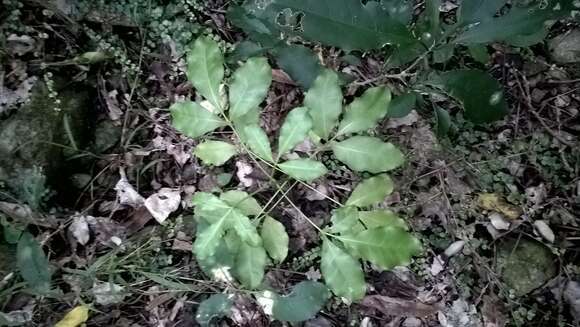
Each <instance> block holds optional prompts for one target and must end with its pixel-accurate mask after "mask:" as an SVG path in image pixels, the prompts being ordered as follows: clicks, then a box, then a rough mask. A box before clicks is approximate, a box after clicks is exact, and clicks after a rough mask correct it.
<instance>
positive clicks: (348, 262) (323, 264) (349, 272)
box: [320, 239, 366, 301]
mask: <svg viewBox="0 0 580 327" xmlns="http://www.w3.org/2000/svg"><path fill="white" fill-rule="evenodd" d="M320 271H321V272H322V277H324V281H325V283H326V285H328V286H329V287H330V289H331V290H332V292H333V293H334V294H335V295H336V296H339V297H344V298H346V299H348V300H349V301H356V300H360V299H362V298H363V297H364V295H365V293H366V284H365V278H364V272H363V270H362V268H361V264H360V262H359V261H358V260H356V259H355V258H353V257H352V256H351V255H350V254H348V253H347V252H346V251H344V250H343V249H341V248H339V247H338V246H337V245H336V244H334V243H333V242H331V241H330V240H328V239H325V240H324V241H323V242H322V251H321V253H320Z"/></svg>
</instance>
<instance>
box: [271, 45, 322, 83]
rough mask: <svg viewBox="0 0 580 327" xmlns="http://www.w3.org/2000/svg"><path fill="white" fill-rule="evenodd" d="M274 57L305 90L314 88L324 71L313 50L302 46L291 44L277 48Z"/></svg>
mask: <svg viewBox="0 0 580 327" xmlns="http://www.w3.org/2000/svg"><path fill="white" fill-rule="evenodd" d="M274 56H275V57H276V61H277V62H278V65H279V66H280V68H282V69H283V70H284V71H285V72H286V73H288V75H290V77H292V79H293V80H295V81H296V82H297V83H298V84H299V85H300V86H302V87H303V88H304V89H305V90H308V89H309V88H310V87H311V86H312V83H313V82H314V80H315V79H316V77H317V76H318V74H320V71H321V70H322V65H320V62H319V60H318V57H316V55H315V54H314V53H313V52H312V50H310V49H309V48H307V47H305V46H302V45H297V44H291V45H284V46H279V47H276V48H275V49H274Z"/></svg>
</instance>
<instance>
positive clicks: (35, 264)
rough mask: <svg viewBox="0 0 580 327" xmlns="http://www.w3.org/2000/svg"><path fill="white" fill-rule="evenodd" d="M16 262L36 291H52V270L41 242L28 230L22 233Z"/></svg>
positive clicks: (42, 292)
mask: <svg viewBox="0 0 580 327" xmlns="http://www.w3.org/2000/svg"><path fill="white" fill-rule="evenodd" d="M16 264H17V266H18V270H19V271H20V275H21V276H22V279H24V281H25V282H26V283H27V284H28V286H29V287H30V288H31V289H32V290H34V291H35V292H38V293H41V294H44V293H48V292H49V291H50V280H51V272H50V266H49V262H48V258H47V257H46V255H45V254H44V251H43V250H42V247H41V246H40V243H38V241H37V240H36V239H35V238H34V236H32V235H31V234H30V233H28V232H24V233H22V236H21V237H20V240H19V241H18V245H17V247H16Z"/></svg>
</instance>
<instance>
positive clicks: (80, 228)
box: [68, 216, 91, 245]
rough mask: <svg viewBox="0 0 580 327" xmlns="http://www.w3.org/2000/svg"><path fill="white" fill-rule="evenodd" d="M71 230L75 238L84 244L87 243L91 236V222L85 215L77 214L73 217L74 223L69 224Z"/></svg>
mask: <svg viewBox="0 0 580 327" xmlns="http://www.w3.org/2000/svg"><path fill="white" fill-rule="evenodd" d="M68 229H69V231H70V232H71V234H72V235H73V236H74V238H75V239H76V240H77V242H79V243H80V244H82V245H86V244H87V243H88V242H89V239H90V238H91V234H90V229H89V223H88V222H87V218H86V217H85V216H76V217H74V218H73V222H72V224H70V226H69V228H68Z"/></svg>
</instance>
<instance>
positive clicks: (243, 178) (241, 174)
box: [236, 160, 255, 187]
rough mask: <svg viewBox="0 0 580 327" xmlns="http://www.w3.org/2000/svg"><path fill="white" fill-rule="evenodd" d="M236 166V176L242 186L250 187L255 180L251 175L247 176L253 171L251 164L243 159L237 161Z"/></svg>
mask: <svg viewBox="0 0 580 327" xmlns="http://www.w3.org/2000/svg"><path fill="white" fill-rule="evenodd" d="M236 167H237V168H238V169H237V171H236V176H237V177H238V180H239V181H240V183H241V184H242V185H243V186H244V187H251V186H252V185H254V183H255V180H254V179H253V178H252V177H249V176H250V174H251V173H252V172H253V171H254V168H253V167H252V165H250V164H248V163H246V162H245V161H241V160H240V161H237V162H236Z"/></svg>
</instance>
